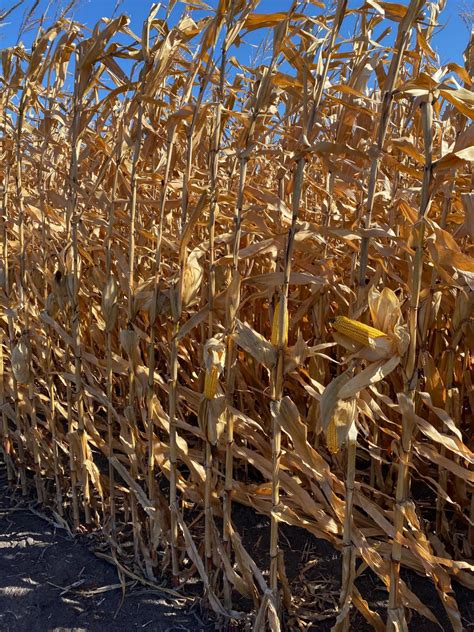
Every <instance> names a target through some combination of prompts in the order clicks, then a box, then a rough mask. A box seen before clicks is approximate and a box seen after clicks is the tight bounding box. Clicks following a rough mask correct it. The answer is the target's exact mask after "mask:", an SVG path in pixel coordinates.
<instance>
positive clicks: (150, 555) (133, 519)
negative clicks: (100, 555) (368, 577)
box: [0, 0, 474, 632]
mask: <svg viewBox="0 0 474 632" xmlns="http://www.w3.org/2000/svg"><path fill="white" fill-rule="evenodd" d="M174 4H175V3H174V2H170V5H171V7H170V8H171V9H172V8H173V5H174ZM185 4H186V5H187V9H188V10H187V11H186V12H185V13H184V14H183V16H182V17H181V18H180V19H178V20H177V21H176V20H173V21H170V20H169V19H168V16H167V15H166V14H165V13H166V12H165V10H164V9H163V8H161V7H159V6H154V7H152V9H151V12H150V15H149V17H148V18H147V20H146V21H145V23H144V24H143V30H142V32H141V34H136V33H134V32H133V31H132V30H131V29H130V28H129V26H128V19H127V18H126V17H117V18H114V19H110V20H107V19H104V20H102V21H101V22H99V23H98V24H97V25H96V26H95V27H94V29H93V30H92V32H90V31H89V30H87V29H85V28H83V27H81V26H80V25H78V24H76V23H74V22H73V21H71V19H69V18H68V15H67V14H64V15H62V16H61V17H60V18H58V20H57V21H56V22H55V23H54V24H53V25H48V26H46V25H41V26H40V27H39V28H38V32H37V35H36V38H35V41H34V44H33V46H32V48H31V50H26V49H25V48H24V47H23V46H22V45H21V44H20V45H18V46H15V47H12V48H7V49H4V50H3V51H2V52H1V69H2V74H1V77H0V124H1V130H2V133H1V138H0V143H1V145H0V146H1V149H0V178H1V181H2V183H3V186H2V192H1V199H0V211H1V214H0V242H1V245H0V247H1V253H0V254H1V261H0V265H1V279H0V292H1V294H0V297H1V313H0V333H1V336H2V344H1V346H0V349H1V354H0V408H1V439H2V449H3V457H4V460H5V464H6V467H7V472H8V477H9V481H10V483H11V485H15V484H16V483H17V481H18V482H19V484H21V486H22V489H23V491H24V492H25V493H26V492H27V488H28V486H29V481H30V480H31V481H34V486H35V488H36V494H37V497H38V500H39V501H40V502H42V503H45V504H47V505H49V506H50V507H51V508H53V509H54V511H55V512H56V516H57V519H58V520H59V519H61V520H65V521H67V522H69V523H70V524H71V525H73V527H74V528H75V529H79V528H80V527H81V526H82V527H83V526H86V527H87V528H88V529H97V530H100V532H101V533H102V535H103V538H104V541H106V542H108V544H109V545H110V547H111V549H112V557H113V559H114V560H115V562H116V563H117V564H118V565H119V566H120V569H121V572H129V573H130V572H133V573H134V576H136V577H141V578H142V579H143V581H148V582H150V581H151V582H155V581H156V579H157V578H158V577H160V576H161V575H162V574H163V573H168V574H169V575H170V576H172V577H173V578H174V582H175V585H180V584H185V583H186V581H187V580H188V579H189V578H190V577H192V576H197V577H198V578H199V580H200V582H201V585H202V594H203V595H204V596H205V599H206V600H207V602H208V604H209V605H210V607H211V608H212V609H213V610H214V611H215V613H216V614H217V615H218V616H219V617H222V621H224V620H226V619H227V620H228V619H235V620H237V621H241V622H242V625H243V624H244V622H245V621H247V620H249V617H251V616H252V613H253V617H254V618H253V625H254V628H255V629H256V630H260V629H265V627H266V626H268V627H269V628H270V629H272V630H278V629H280V620H281V617H282V615H283V613H285V612H286V613H287V614H288V616H289V617H290V621H291V625H292V626H295V627H298V628H299V629H306V628H307V627H308V626H309V625H310V623H311V622H312V621H318V617H320V616H323V614H324V613H323V614H321V613H320V612H318V605H317V604H318V599H317V594H316V595H311V593H310V592H306V593H305V592H304V591H303V592H300V593H299V594H298V595H296V596H294V597H292V594H291V593H292V590H293V589H294V588H295V586H294V583H292V584H291V585H290V582H289V581H288V580H287V576H286V573H285V556H284V551H283V547H282V546H281V538H280V531H281V524H282V523H286V524H287V525H292V526H293V527H300V528H302V529H304V530H306V531H307V532H308V534H311V536H315V537H316V538H322V539H324V540H327V541H328V542H329V543H330V544H331V545H333V546H334V547H335V548H336V549H339V550H341V551H342V585H341V590H340V599H339V606H338V609H337V612H336V613H335V617H334V627H333V629H334V630H336V631H339V630H347V629H349V626H350V623H349V622H350V617H351V614H352V612H353V608H354V609H357V610H359V611H360V612H361V613H362V615H363V616H364V617H365V619H366V620H367V622H368V623H369V624H370V625H371V626H372V627H373V628H374V629H376V630H383V629H385V628H386V629H387V630H393V631H395V630H405V629H407V623H406V621H407V613H408V611H409V610H410V609H412V610H416V611H417V612H418V613H421V614H422V615H424V616H425V617H426V618H427V619H428V620H430V621H431V622H432V624H433V625H436V617H435V615H434V614H433V612H432V611H431V609H430V604H429V603H423V602H422V601H421V600H420V598H419V597H418V595H417V594H415V592H414V591H412V590H411V589H410V587H409V586H408V585H407V583H405V582H404V581H403V579H402V578H401V576H400V570H401V568H402V567H404V568H407V569H411V570H412V571H414V572H416V573H418V574H421V575H426V576H428V577H429V578H430V580H431V581H432V583H433V585H434V587H435V588H436V590H437V592H438V594H439V596H440V599H441V602H442V604H443V605H444V608H445V610H446V615H447V617H448V619H449V621H450V623H451V626H452V628H453V630H455V631H456V632H458V631H459V632H460V631H461V630H462V629H463V623H462V620H461V615H460V611H459V608H458V604H457V602H456V599H455V596H454V593H453V587H452V580H453V579H455V580H456V581H457V582H459V583H460V584H463V585H464V586H466V587H468V588H471V589H472V588H474V579H473V575H472V571H473V564H472V557H473V550H474V493H473V491H474V490H473V484H474V469H473V465H474V453H473V451H472V450H473V440H472V427H473V422H474V419H473V410H474V390H473V383H472V376H473V373H472V352H473V348H474V327H473V319H472V316H473V303H474V292H473V290H474V258H473V256H472V255H473V253H472V250H473V246H472V236H473V231H474V193H473V192H472V190H473V183H474V175H473V171H472V161H473V160H474V133H473V130H474V127H473V125H472V119H473V116H474V96H473V92H472V86H473V80H474V39H472V38H471V42H470V45H469V46H468V47H467V48H466V53H465V65H464V66H460V65H458V64H455V63H450V64H447V65H443V66H440V65H439V63H438V61H437V58H436V55H435V54H434V52H433V50H432V48H431V40H432V35H433V32H434V30H435V28H436V24H437V22H438V19H439V13H440V10H441V9H442V8H443V7H442V5H443V4H444V2H443V1H442V0H440V2H439V3H436V2H432V3H426V4H425V2H424V0H411V1H410V2H409V3H408V4H407V5H406V6H405V5H401V4H393V3H387V2H376V1H375V0H368V1H367V3H366V4H363V5H362V6H361V7H360V8H359V9H356V10H349V9H348V6H347V1H346V0H337V2H335V3H333V4H331V5H330V6H328V7H326V8H325V10H324V11H321V10H320V7H321V6H322V5H321V3H320V2H315V1H312V2H311V1H303V2H296V1H295V2H293V5H292V7H291V9H290V10H289V11H288V12H282V13H274V14H271V15H267V14H261V13H258V2H257V0H247V1H243V0H237V1H230V0H220V1H219V2H218V3H217V8H216V9H215V10H214V11H204V12H202V11H200V12H198V13H195V12H194V9H195V8H196V7H200V6H201V3H200V2H197V1H195V2H188V3H187V2H185ZM198 16H199V17H198ZM258 29H261V33H263V34H265V33H267V35H269V37H268V38H267V46H263V47H262V48H261V50H260V52H259V53H258V54H257V55H256V56H255V59H254V61H253V63H252V64H251V65H248V66H246V65H244V64H243V62H242V57H241V56H240V57H236V50H237V49H236V47H237V46H238V45H239V43H240V42H241V40H242V39H245V37H246V36H247V34H248V33H249V32H251V31H254V30H258ZM349 32H352V34H351V35H348V33H349ZM262 37H263V35H262ZM238 505H245V506H247V507H248V508H249V509H248V511H249V512H251V513H252V512H258V513H260V514H264V515H266V516H269V517H270V518H271V533H270V537H269V552H268V560H269V568H259V566H258V564H257V563H256V562H255V561H254V560H253V559H252V555H253V551H252V550H248V548H245V546H246V545H245V542H243V540H242V538H241V537H240V534H239V530H240V529H241V526H242V525H241V524H239V522H238V521H236V520H235V517H234V516H235V511H234V510H235V508H236V506H238ZM469 560H471V561H469ZM127 569H128V570H127ZM365 569H370V570H371V571H372V572H373V573H375V575H376V576H377V577H378V579H379V581H380V583H381V585H383V586H385V587H386V590H387V611H386V613H385V614H384V613H383V612H382V613H381V612H380V611H375V609H373V607H372V605H371V602H370V603H369V602H368V601H367V595H365V596H364V595H363V594H361V592H360V591H359V589H358V587H357V585H356V579H357V577H358V576H359V575H360V574H361V573H362V572H364V570H365ZM265 571H267V572H265ZM242 597H243V598H246V599H242ZM333 615H334V611H333ZM433 629H434V628H433Z"/></svg>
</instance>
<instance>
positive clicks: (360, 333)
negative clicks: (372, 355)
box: [333, 316, 386, 346]
mask: <svg viewBox="0 0 474 632" xmlns="http://www.w3.org/2000/svg"><path fill="white" fill-rule="evenodd" d="M333 327H334V329H335V330H336V331H338V332H339V333H340V334H343V335H344V336H347V338H350V339H351V340H354V342H359V343H360V344H361V345H364V346H367V345H369V344H370V340H371V339H372V340H373V339H374V338H380V336H386V334H384V332H383V331H380V329H375V327H371V326H370V325H366V324H365V323H360V322H359V321H358V320H352V318H347V317H346V316H337V317H336V318H335V319H334V322H333Z"/></svg>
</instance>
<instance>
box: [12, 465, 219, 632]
mask: <svg viewBox="0 0 474 632" xmlns="http://www.w3.org/2000/svg"><path fill="white" fill-rule="evenodd" d="M114 586H115V587H114ZM104 589H105V590H104ZM101 590H104V592H101ZM210 629H214V628H213V626H212V627H210V626H206V625H204V624H203V622H202V621H201V619H200V617H199V615H198V611H196V612H193V611H192V610H190V609H189V604H188V605H185V604H181V603H179V602H177V601H176V600H174V599H169V598H168V597H167V596H163V595H161V594H159V593H157V592H154V591H151V590H143V589H140V588H135V589H132V590H128V591H127V593H126V597H125V599H124V600H123V603H122V590H121V587H120V583H119V580H118V577H117V572H116V570H115V569H114V568H113V567H112V566H111V565H109V564H107V563H106V562H104V561H102V560H100V559H98V558H97V557H96V556H95V555H93V553H91V552H90V551H89V550H88V549H87V548H86V547H85V546H84V545H83V544H82V543H80V542H78V541H77V540H75V539H73V538H71V537H70V536H69V535H68V534H67V532H65V531H63V530H59V529H55V527H54V526H52V525H51V524H50V523H48V522H45V521H44V520H43V519H41V518H40V517H38V516H36V515H34V514H33V513H31V511H29V510H28V509H25V508H22V507H21V506H16V507H15V502H14V501H13V502H12V500H11V499H10V498H8V497H7V492H6V487H5V479H4V477H3V476H2V473H1V472H0V631H1V632H109V631H110V632H112V631H114V632H115V631H117V632H121V631H125V630H127V631H132V630H144V631H145V632H180V631H182V632H186V631H188V630H192V631H193V632H198V631H201V630H202V631H203V632H204V631H206V630H210Z"/></svg>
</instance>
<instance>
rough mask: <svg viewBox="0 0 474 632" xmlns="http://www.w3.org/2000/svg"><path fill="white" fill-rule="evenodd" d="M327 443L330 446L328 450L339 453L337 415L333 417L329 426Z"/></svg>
mask: <svg viewBox="0 0 474 632" xmlns="http://www.w3.org/2000/svg"><path fill="white" fill-rule="evenodd" d="M326 443H327V446H328V450H329V452H331V454H337V453H338V452H339V442H338V439H337V424H336V418H335V417H333V418H332V419H331V421H330V422H329V425H328V427H327V430H326Z"/></svg>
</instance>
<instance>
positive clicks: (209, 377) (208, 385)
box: [204, 366, 219, 399]
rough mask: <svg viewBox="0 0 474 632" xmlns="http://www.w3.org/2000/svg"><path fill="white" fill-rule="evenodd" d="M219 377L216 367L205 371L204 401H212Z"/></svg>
mask: <svg viewBox="0 0 474 632" xmlns="http://www.w3.org/2000/svg"><path fill="white" fill-rule="evenodd" d="M218 377H219V369H218V368H217V367H216V366H213V367H211V369H210V370H207V371H206V377H205V380H204V397H205V398H206V399H214V397H215V395H216V393H217V381H218Z"/></svg>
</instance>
